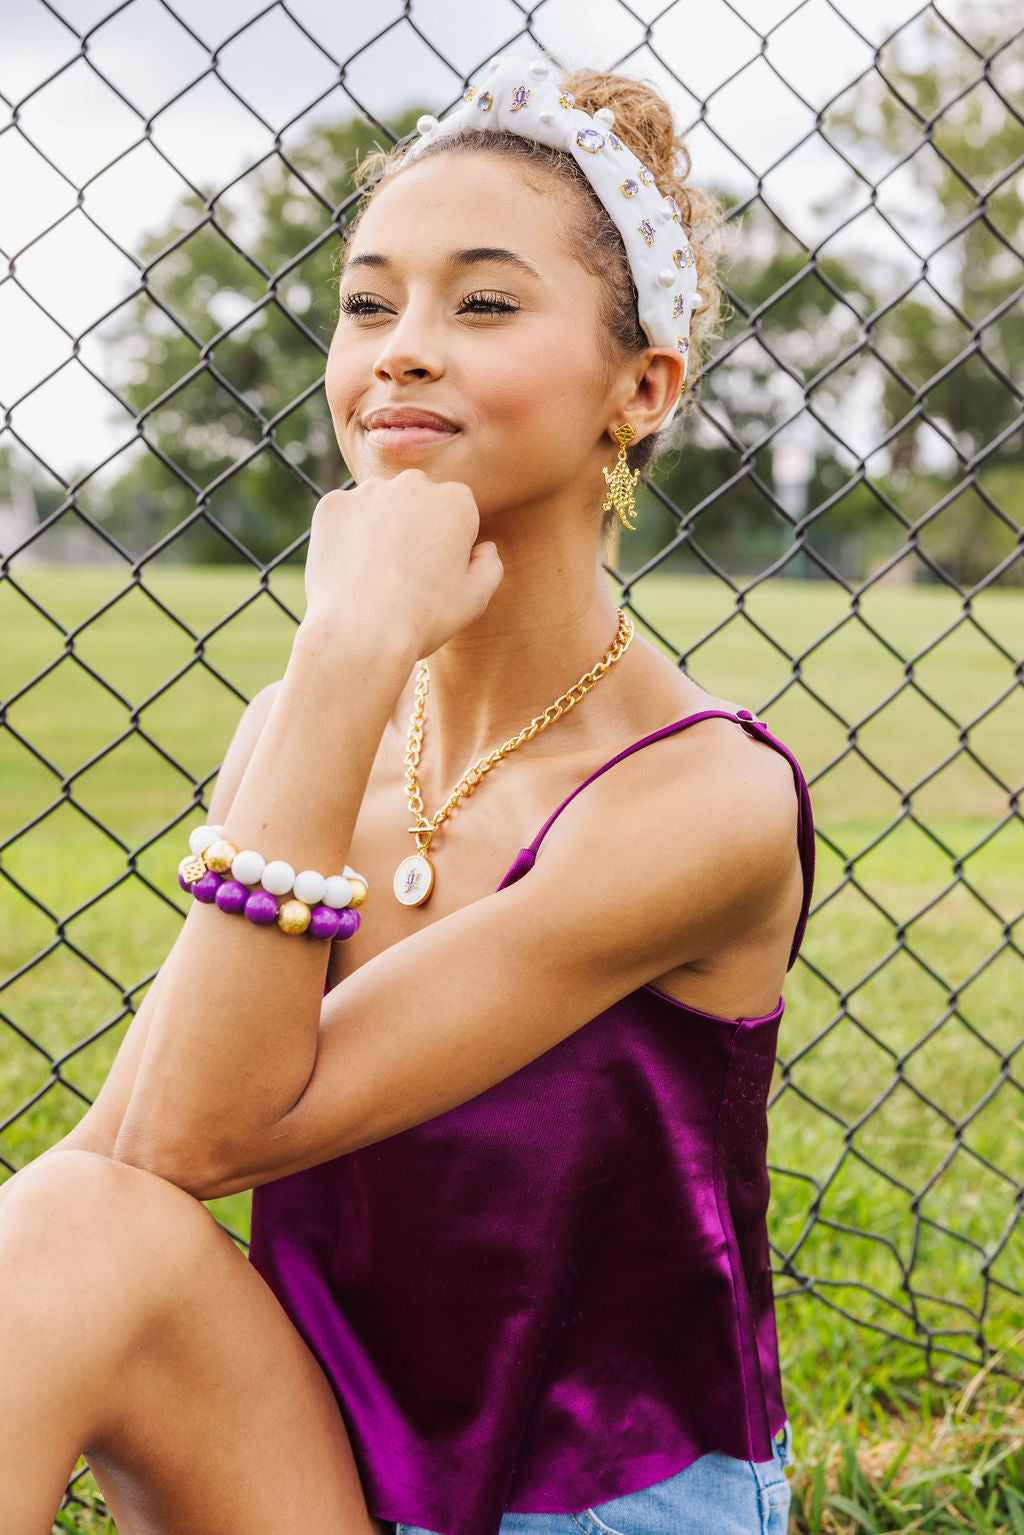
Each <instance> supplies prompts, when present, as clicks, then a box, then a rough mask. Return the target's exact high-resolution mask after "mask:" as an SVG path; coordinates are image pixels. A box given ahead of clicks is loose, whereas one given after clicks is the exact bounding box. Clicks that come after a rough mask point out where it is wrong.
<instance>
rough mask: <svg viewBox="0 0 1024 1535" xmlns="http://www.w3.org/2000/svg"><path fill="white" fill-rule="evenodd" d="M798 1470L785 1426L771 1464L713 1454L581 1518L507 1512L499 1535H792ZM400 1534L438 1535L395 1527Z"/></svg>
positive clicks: (597, 1505) (412, 1527) (584, 1512)
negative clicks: (793, 1481)
mask: <svg viewBox="0 0 1024 1535" xmlns="http://www.w3.org/2000/svg"><path fill="white" fill-rule="evenodd" d="M792 1464H793V1430H792V1426H791V1424H790V1422H789V1420H788V1419H787V1420H786V1422H785V1424H784V1425H783V1427H782V1428H781V1429H780V1430H779V1432H778V1434H777V1435H776V1436H775V1445H774V1454H773V1456H772V1458H771V1460H761V1461H757V1460H737V1459H736V1458H735V1457H734V1456H731V1455H721V1454H719V1453H718V1451H717V1450H716V1451H712V1452H711V1453H710V1454H708V1455H701V1456H700V1457H699V1458H698V1459H697V1460H695V1461H693V1462H692V1463H691V1464H690V1465H689V1466H686V1467H684V1469H683V1470H682V1471H680V1472H678V1473H677V1475H675V1476H670V1477H669V1479H668V1481H666V1482H656V1483H655V1485H654V1486H653V1487H644V1488H642V1489H641V1490H640V1491H639V1492H630V1493H627V1494H626V1496H625V1497H622V1498H612V1499H611V1500H610V1502H607V1503H595V1504H594V1506H593V1508H586V1509H583V1510H582V1511H581V1512H580V1513H577V1514H517V1513H507V1514H505V1516H504V1518H503V1519H502V1521H501V1530H500V1535H786V1531H787V1529H788V1527H789V1505H790V1498H791V1492H790V1486H789V1479H788V1476H787V1472H786V1467H787V1466H791V1465H792ZM395 1535H438V1532H437V1531H434V1530H424V1529H422V1528H421V1527H420V1526H419V1525H414V1524H397V1525H395Z"/></svg>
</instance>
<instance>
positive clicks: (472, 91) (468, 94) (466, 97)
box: [462, 85, 477, 101]
mask: <svg viewBox="0 0 1024 1535" xmlns="http://www.w3.org/2000/svg"><path fill="white" fill-rule="evenodd" d="M476 92H477V87H476V86H475V85H471V86H470V87H469V89H468V90H465V91H463V93H462V99H463V101H472V100H473V97H474V96H475V95H476Z"/></svg>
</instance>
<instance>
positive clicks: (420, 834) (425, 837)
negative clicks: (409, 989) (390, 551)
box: [395, 608, 633, 906]
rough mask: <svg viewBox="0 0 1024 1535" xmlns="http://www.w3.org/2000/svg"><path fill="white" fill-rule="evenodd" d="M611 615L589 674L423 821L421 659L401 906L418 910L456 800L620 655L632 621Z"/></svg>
mask: <svg viewBox="0 0 1024 1535" xmlns="http://www.w3.org/2000/svg"><path fill="white" fill-rule="evenodd" d="M615 611H616V612H617V613H618V615H619V627H618V631H617V633H616V636H615V640H614V642H613V644H612V645H611V647H610V648H609V649H608V650H607V651H605V653H604V655H603V656H602V657H601V659H600V661H598V663H597V665H596V666H595V667H594V668H593V670H592V671H589V672H584V674H583V676H582V677H581V678H580V680H579V681H578V682H576V683H574V684H573V686H572V687H571V688H570V689H569V691H568V692H567V693H563V694H562V696H561V698H558V699H556V700H555V702H554V703H553V704H549V705H548V707H547V708H546V709H545V710H544V713H543V714H538V715H537V717H536V718H535V719H533V720H531V721H530V723H529V724H528V725H527V726H526V728H525V729H524V730H521V731H520V732H519V734H518V735H517V736H513V737H512V739H511V740H510V741H506V742H505V744H504V745H503V746H499V747H497V749H496V750H495V751H492V752H491V753H490V754H489V755H488V756H486V757H481V758H480V759H479V761H478V762H475V763H474V764H473V766H472V767H471V768H470V769H469V771H468V773H464V774H463V776H462V777H461V778H460V779H459V781H458V783H457V784H456V785H455V788H454V789H453V790H452V792H451V794H450V795H449V796H448V799H447V800H446V801H445V803H444V804H443V805H442V806H441V809H440V810H439V811H438V812H437V814H436V815H434V816H432V817H431V818H430V819H429V820H428V819H427V816H426V814H425V813H424V810H423V796H422V795H421V793H420V788H419V784H418V783H417V781H416V769H417V767H418V766H419V760H420V751H421V749H422V746H423V727H424V724H425V722H426V712H427V690H428V688H429V687H430V668H429V667H428V665H427V663H426V661H421V662H420V665H419V672H418V674H417V677H416V690H415V696H416V703H415V706H414V708H413V711H412V718H411V720H410V721H409V744H408V746H407V748H406V752H405V784H406V792H407V794H408V798H409V809H410V810H411V811H412V813H413V815H414V816H415V818H416V825H415V826H410V827H409V831H410V832H411V833H412V835H413V836H414V837H415V838H416V852H415V853H410V854H409V857H408V858H403V859H402V862H401V863H400V864H399V865H398V868H397V869H396V870H395V895H396V896H397V897H398V899H399V900H400V901H401V903H402V905H403V906H422V905H423V903H424V901H425V900H426V899H427V898H428V896H429V895H430V892H431V891H432V890H433V888H434V866H433V864H432V863H431V862H430V859H429V858H428V857H427V853H428V852H429V850H430V843H431V840H432V839H433V836H434V833H435V832H436V831H437V828H438V827H439V826H440V825H441V822H442V821H445V820H447V819H448V816H449V814H450V813H451V811H452V810H454V808H455V806H456V805H457V804H458V803H459V801H460V800H463V799H465V798H466V796H467V795H468V794H472V792H473V790H474V789H475V788H476V786H477V784H478V783H479V782H480V780H481V778H482V777H483V776H484V774H485V773H489V772H490V770H491V768H492V767H494V765H495V763H497V762H500V761H501V759H502V757H506V756H507V755H508V753H509V752H514V751H515V750H516V748H517V747H519V746H522V745H524V743H525V742H527V741H530V740H532V739H533V737H534V736H535V735H538V734H539V733H540V731H542V730H546V729H547V727H548V726H549V725H553V724H554V722H555V720H557V719H558V718H559V717H560V716H561V715H563V714H565V713H566V711H567V710H569V709H571V708H572V706H573V704H575V703H579V701H580V699H581V698H582V697H583V695H584V694H585V693H589V691H590V689H591V688H592V687H593V686H594V684H595V683H596V682H597V681H599V679H600V678H601V677H603V676H604V674H605V672H606V671H607V670H608V668H609V667H610V666H611V665H613V663H614V662H616V661H617V660H618V659H619V657H620V656H621V655H622V654H623V653H624V651H625V650H626V648H627V646H628V645H629V642H630V640H631V639H632V638H633V621H632V619H631V618H630V617H629V615H628V614H627V613H624V612H623V611H622V609H621V608H616V610H615Z"/></svg>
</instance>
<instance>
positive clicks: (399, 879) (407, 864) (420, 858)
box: [392, 853, 434, 906]
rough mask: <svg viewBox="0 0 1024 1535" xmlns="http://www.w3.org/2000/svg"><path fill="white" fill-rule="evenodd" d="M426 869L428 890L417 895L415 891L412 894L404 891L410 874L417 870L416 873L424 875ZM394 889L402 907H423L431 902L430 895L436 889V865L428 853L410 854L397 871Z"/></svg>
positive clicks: (393, 883) (393, 884) (393, 882)
mask: <svg viewBox="0 0 1024 1535" xmlns="http://www.w3.org/2000/svg"><path fill="white" fill-rule="evenodd" d="M424 867H425V868H426V888H425V889H424V890H422V891H421V892H420V893H419V894H416V893H415V889H414V890H413V891H412V892H409V891H407V890H406V889H404V888H403V887H404V885H405V883H406V880H407V875H408V872H409V871H410V870H412V869H414V868H415V872H416V873H417V874H420V875H422V873H423V869H424ZM392 887H393V889H394V892H395V899H396V900H397V901H398V902H399V903H400V904H401V905H402V906H422V905H423V903H424V901H427V900H429V898H430V893H431V891H432V890H433V888H434V865H433V864H432V863H431V861H430V859H429V858H428V857H427V855H426V853H410V854H409V856H408V858H403V859H402V861H401V863H400V864H399V865H398V868H397V869H396V870H395V877H394V880H393V881H392Z"/></svg>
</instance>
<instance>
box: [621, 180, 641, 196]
mask: <svg viewBox="0 0 1024 1535" xmlns="http://www.w3.org/2000/svg"><path fill="white" fill-rule="evenodd" d="M639 190H640V188H639V187H638V186H637V184H636V182H635V181H634V180H633V178H632V177H630V178H629V180H628V181H624V182H623V183H622V195H623V197H635V196H636V194H637V193H638V192H639Z"/></svg>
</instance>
